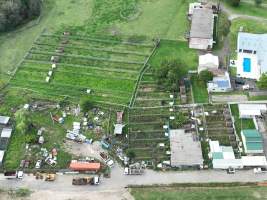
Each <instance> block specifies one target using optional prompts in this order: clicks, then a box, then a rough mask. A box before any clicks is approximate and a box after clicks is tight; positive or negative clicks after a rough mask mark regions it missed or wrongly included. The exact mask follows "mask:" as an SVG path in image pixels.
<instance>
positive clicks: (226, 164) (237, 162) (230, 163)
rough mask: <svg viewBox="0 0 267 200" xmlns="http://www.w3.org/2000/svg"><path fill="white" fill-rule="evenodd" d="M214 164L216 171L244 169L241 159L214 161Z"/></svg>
mask: <svg viewBox="0 0 267 200" xmlns="http://www.w3.org/2000/svg"><path fill="white" fill-rule="evenodd" d="M212 164H213V168H214V169H228V168H230V167H231V168H235V169H240V168H243V163H242V160H241V159H214V160H212Z"/></svg>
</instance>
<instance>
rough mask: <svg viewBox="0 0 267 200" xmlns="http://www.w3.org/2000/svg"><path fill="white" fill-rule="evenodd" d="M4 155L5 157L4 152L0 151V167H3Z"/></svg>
mask: <svg viewBox="0 0 267 200" xmlns="http://www.w3.org/2000/svg"><path fill="white" fill-rule="evenodd" d="M4 155H5V151H1V150H0V166H2V165H3V160H4Z"/></svg>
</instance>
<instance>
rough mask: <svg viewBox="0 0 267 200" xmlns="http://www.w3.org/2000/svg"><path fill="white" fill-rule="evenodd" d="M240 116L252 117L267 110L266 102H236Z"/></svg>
mask: <svg viewBox="0 0 267 200" xmlns="http://www.w3.org/2000/svg"><path fill="white" fill-rule="evenodd" d="M238 109H239V117H240V118H253V117H254V116H260V115H261V114H262V112H266V111H267V106H266V104H238Z"/></svg>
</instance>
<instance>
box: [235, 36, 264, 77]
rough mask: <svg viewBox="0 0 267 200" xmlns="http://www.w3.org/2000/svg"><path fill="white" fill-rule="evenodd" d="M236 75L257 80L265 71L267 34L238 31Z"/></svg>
mask: <svg viewBox="0 0 267 200" xmlns="http://www.w3.org/2000/svg"><path fill="white" fill-rule="evenodd" d="M237 52H238V55H237V63H236V64H237V76H238V77H243V78H249V79H256V80H259V78H260V76H261V75H262V74H263V73H266V72H267V34H251V33H244V32H239V33H238V40H237Z"/></svg>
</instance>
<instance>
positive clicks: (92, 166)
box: [69, 160, 101, 172]
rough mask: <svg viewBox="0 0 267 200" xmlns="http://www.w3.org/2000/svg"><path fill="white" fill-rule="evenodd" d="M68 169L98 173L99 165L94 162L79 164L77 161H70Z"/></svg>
mask: <svg viewBox="0 0 267 200" xmlns="http://www.w3.org/2000/svg"><path fill="white" fill-rule="evenodd" d="M69 168H70V169H71V170H73V171H81V172H82V171H83V172H84V171H91V172H98V171H99V170H100V168H101V165H100V163H96V162H79V161H77V160H72V161H71V163H70V167H69Z"/></svg>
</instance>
